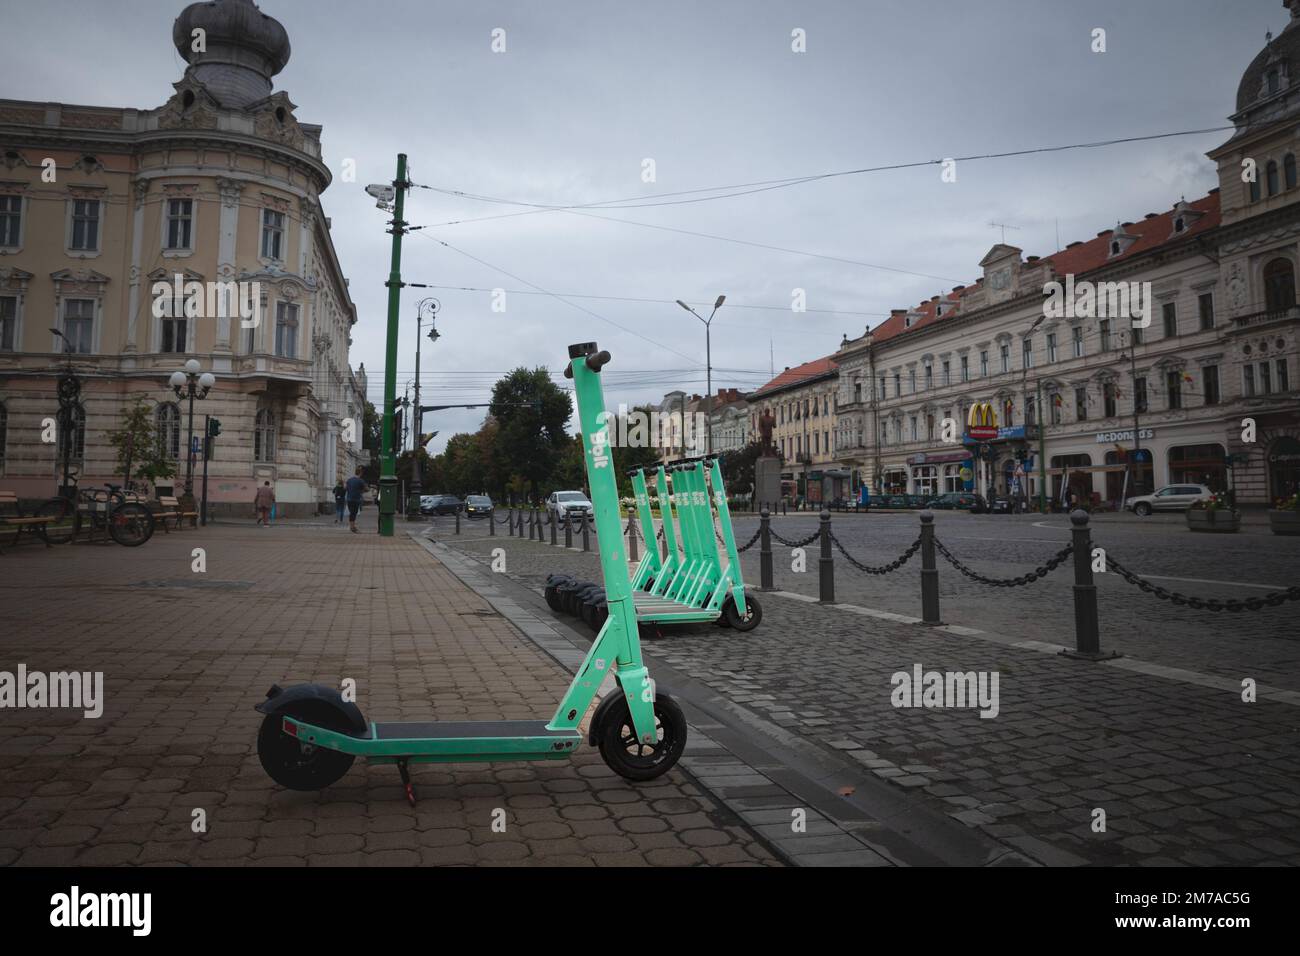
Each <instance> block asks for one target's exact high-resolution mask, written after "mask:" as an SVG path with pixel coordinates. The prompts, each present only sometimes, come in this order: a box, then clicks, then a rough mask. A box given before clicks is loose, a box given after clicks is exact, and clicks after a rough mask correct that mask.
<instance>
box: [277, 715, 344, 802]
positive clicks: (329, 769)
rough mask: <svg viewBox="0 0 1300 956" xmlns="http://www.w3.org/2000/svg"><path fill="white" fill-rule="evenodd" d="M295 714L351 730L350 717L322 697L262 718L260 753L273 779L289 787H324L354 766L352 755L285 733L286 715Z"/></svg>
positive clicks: (342, 731)
mask: <svg viewBox="0 0 1300 956" xmlns="http://www.w3.org/2000/svg"><path fill="white" fill-rule="evenodd" d="M285 717H294V718H297V719H298V720H302V721H305V722H307V723H309V724H315V725H316V726H317V727H324V728H326V729H327V730H337V731H339V732H340V733H351V732H352V728H351V727H350V726H349V724H348V721H347V719H346V718H345V717H344V715H343V714H341V713H339V712H338V710H336V709H335V708H334V707H333V706H332V705H331V704H329V703H328V702H327V701H323V700H301V701H297V702H295V703H293V704H290V705H289V706H288V707H286V708H285V709H284V710H282V711H280V712H279V713H278V714H269V715H267V716H266V717H265V718H263V720H262V728H261V730H259V731H258V733H257V756H258V757H259V758H260V759H261V761H262V769H263V770H265V771H266V772H267V775H268V776H270V778H271V779H272V780H274V781H275V782H276V783H278V784H279V785H280V786H282V787H287V788H289V789H290V790H323V789H324V788H325V787H328V786H329V785H330V784H332V783H334V782H335V781H337V780H338V779H339V778H340V777H342V776H343V775H344V774H345V773H347V772H348V770H349V769H350V768H351V767H352V763H353V761H354V760H356V757H355V756H353V755H352V754H345V753H341V752H339V751H337V750H329V749H327V748H325V747H316V746H312V745H311V744H304V743H302V742H300V741H299V740H298V739H297V738H295V737H290V736H289V735H288V734H286V733H285V732H284V718H285Z"/></svg>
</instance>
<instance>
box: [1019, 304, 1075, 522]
mask: <svg viewBox="0 0 1300 956" xmlns="http://www.w3.org/2000/svg"><path fill="white" fill-rule="evenodd" d="M1046 318H1047V313H1046V312H1043V313H1042V314H1041V315H1039V316H1038V318H1036V319H1034V324H1033V325H1031V326H1030V327H1029V329H1028V331H1026V332H1025V334H1024V335H1023V336H1022V338H1024V339H1027V338H1029V337H1030V336H1031V335H1033V334H1034V329H1036V328H1038V327H1039V326H1040V325H1042V324H1043V320H1044V319H1046ZM1030 347H1031V348H1032V347H1033V343H1030ZM1021 354H1023V352H1022V353H1021ZM1028 377H1029V369H1028V368H1022V369H1021V393H1022V395H1023V397H1024V399H1025V404H1026V405H1027V404H1028V403H1029V401H1028V400H1029V395H1028V391H1029V388H1028V384H1027V382H1026V379H1028ZM1034 399H1035V401H1034V418H1035V421H1034V427H1036V428H1037V429H1038V475H1037V477H1038V512H1039V514H1046V513H1047V419H1046V416H1047V409H1046V408H1045V407H1044V406H1043V377H1042V376H1041V375H1039V376H1036V377H1035V378H1034ZM1026 424H1028V422H1026ZM1028 435H1029V432H1028V431H1026V432H1025V436H1026V438H1028ZM1028 481H1029V478H1028V476H1026V477H1025V482H1026V483H1028ZM1061 481H1065V475H1064V473H1062V476H1061ZM1025 491H1026V495H1025V497H1026V498H1028V497H1029V495H1028V491H1029V489H1028V488H1026V489H1025ZM1026 507H1028V505H1026Z"/></svg>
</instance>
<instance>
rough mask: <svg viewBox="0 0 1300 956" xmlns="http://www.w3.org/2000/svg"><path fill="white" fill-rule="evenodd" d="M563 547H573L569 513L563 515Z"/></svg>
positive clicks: (571, 523) (571, 524)
mask: <svg viewBox="0 0 1300 956" xmlns="http://www.w3.org/2000/svg"><path fill="white" fill-rule="evenodd" d="M564 546H565V547H566V548H572V547H573V521H572V519H570V518H569V513H568V512H567V511H566V512H565V513H564Z"/></svg>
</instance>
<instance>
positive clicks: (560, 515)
mask: <svg viewBox="0 0 1300 956" xmlns="http://www.w3.org/2000/svg"><path fill="white" fill-rule="evenodd" d="M546 510H547V511H549V512H551V514H553V515H554V516H555V521H556V523H558V524H562V523H563V522H564V518H565V516H566V515H567V516H568V517H569V520H571V521H574V522H579V521H581V520H582V516H583V515H584V514H585V515H586V516H587V520H588V521H590V520H591V519H593V518H594V517H595V516H596V513H595V511H594V510H593V508H592V504H591V502H590V501H588V500H587V496H586V495H584V494H583V493H582V492H581V491H553V492H551V496H550V497H549V498H547V499H546Z"/></svg>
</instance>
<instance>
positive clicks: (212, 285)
mask: <svg viewBox="0 0 1300 956" xmlns="http://www.w3.org/2000/svg"><path fill="white" fill-rule="evenodd" d="M149 291H150V293H152V295H153V309H152V311H153V317H154V318H155V319H178V318H181V317H184V318H187V319H230V318H236V317H237V318H238V319H239V325H240V327H241V328H245V329H255V328H257V326H258V325H259V324H260V323H261V321H262V284H261V283H260V282H244V281H243V280H239V281H236V280H234V279H230V280H227V281H224V282H223V281H220V280H215V281H209V282H198V281H196V280H194V279H191V280H189V281H188V282H187V281H185V277H184V276H183V275H181V274H180V273H177V274H176V275H174V276H173V277H172V281H171V282H165V281H163V280H159V281H157V282H155V283H154V284H153V285H152V286H150V287H149Z"/></svg>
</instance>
